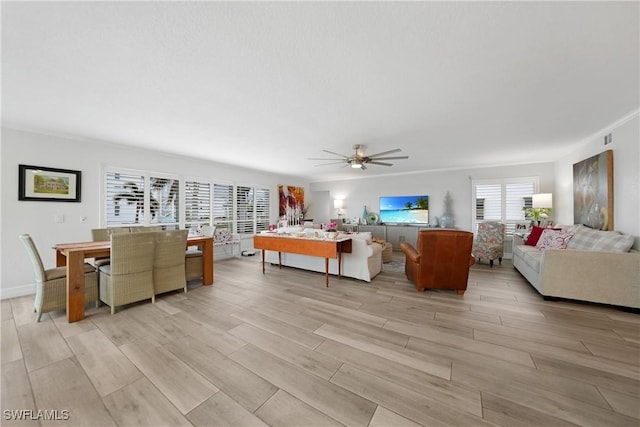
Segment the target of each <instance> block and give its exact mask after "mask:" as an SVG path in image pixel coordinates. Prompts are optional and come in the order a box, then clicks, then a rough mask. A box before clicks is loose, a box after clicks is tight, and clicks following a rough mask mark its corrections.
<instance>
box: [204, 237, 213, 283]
mask: <svg viewBox="0 0 640 427" xmlns="http://www.w3.org/2000/svg"><path fill="white" fill-rule="evenodd" d="M202 284H203V285H211V284H213V239H207V240H205V242H204V244H203V245H202Z"/></svg>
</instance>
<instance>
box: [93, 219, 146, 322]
mask: <svg viewBox="0 0 640 427" xmlns="http://www.w3.org/2000/svg"><path fill="white" fill-rule="evenodd" d="M155 235H156V232H147V233H142V232H141V233H126V234H124V233H123V234H112V235H111V264H109V265H103V266H102V267H100V269H99V271H100V277H99V279H100V280H99V284H100V300H101V301H102V302H104V303H105V304H107V305H108V306H109V307H111V314H114V313H115V308H116V307H117V306H120V305H124V304H130V303H133V302H137V301H142V300H145V299H148V298H150V299H151V301H152V302H155V295H154V293H153V257H154V251H155Z"/></svg>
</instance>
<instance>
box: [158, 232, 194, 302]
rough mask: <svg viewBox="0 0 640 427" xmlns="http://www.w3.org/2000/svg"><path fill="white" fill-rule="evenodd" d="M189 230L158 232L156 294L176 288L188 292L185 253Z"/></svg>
mask: <svg viewBox="0 0 640 427" xmlns="http://www.w3.org/2000/svg"><path fill="white" fill-rule="evenodd" d="M188 233H189V230H169V231H162V232H157V233H155V234H156V250H155V255H154V259H153V292H154V294H155V295H158V294H162V293H164V292H169V291H173V290H176V289H184V291H185V292H187V277H186V272H185V253H184V249H185V247H186V246H187V234H188Z"/></svg>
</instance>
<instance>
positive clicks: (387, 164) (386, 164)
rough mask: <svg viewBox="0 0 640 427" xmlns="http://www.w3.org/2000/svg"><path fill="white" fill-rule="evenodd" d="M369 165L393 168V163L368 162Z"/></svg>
mask: <svg viewBox="0 0 640 427" xmlns="http://www.w3.org/2000/svg"><path fill="white" fill-rule="evenodd" d="M367 164H368V165H381V166H393V163H383V162H367Z"/></svg>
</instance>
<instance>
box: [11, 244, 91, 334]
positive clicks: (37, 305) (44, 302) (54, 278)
mask: <svg viewBox="0 0 640 427" xmlns="http://www.w3.org/2000/svg"><path fill="white" fill-rule="evenodd" d="M20 240H22V243H24V247H25V248H26V250H27V254H28V255H29V260H30V261H31V265H32V266H33V272H34V273H35V279H36V296H35V300H34V302H33V311H34V312H36V313H37V317H36V322H39V321H40V318H41V317H42V314H43V313H47V312H49V311H56V310H66V309H67V269H66V267H56V268H50V269H46V270H45V268H44V265H43V264H42V258H40V253H38V249H37V248H36V245H35V244H34V243H33V239H31V236H29V235H28V234H22V235H21V236H20ZM84 290H85V301H86V302H93V303H95V304H96V307H98V305H99V304H100V302H99V301H98V276H97V274H96V269H95V268H94V267H93V266H92V265H91V264H88V263H85V264H84Z"/></svg>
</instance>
